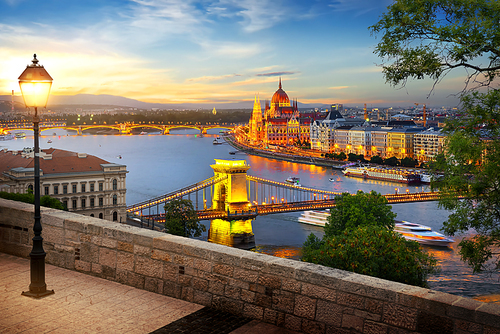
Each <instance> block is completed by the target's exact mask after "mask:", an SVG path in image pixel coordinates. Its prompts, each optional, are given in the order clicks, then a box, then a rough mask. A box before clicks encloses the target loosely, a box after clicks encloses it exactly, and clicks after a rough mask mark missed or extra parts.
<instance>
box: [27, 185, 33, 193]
mask: <svg viewBox="0 0 500 334" xmlns="http://www.w3.org/2000/svg"><path fill="white" fill-rule="evenodd" d="M30 191H31V193H33V185H32V184H30V185H28V193H29V192H30Z"/></svg>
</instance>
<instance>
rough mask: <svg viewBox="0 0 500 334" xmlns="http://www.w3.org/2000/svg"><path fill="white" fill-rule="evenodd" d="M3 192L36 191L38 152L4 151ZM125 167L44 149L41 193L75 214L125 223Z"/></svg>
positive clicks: (0, 153) (1, 158)
mask: <svg viewBox="0 0 500 334" xmlns="http://www.w3.org/2000/svg"><path fill="white" fill-rule="evenodd" d="M0 173H1V174H0V191H6V192H10V193H27V192H28V189H31V190H33V183H34V152H33V150H32V149H30V148H25V149H24V150H22V151H7V149H4V150H1V151H0ZM127 173H128V172H127V168H126V166H125V165H120V164H115V163H110V162H108V161H105V160H103V159H100V158H98V157H96V156H93V155H88V154H86V153H76V152H71V151H65V150H60V149H54V148H50V149H44V150H40V192H41V194H40V195H41V196H43V195H49V196H51V197H53V198H57V199H59V200H60V201H61V202H62V203H63V204H64V205H65V206H66V207H67V208H68V210H69V211H71V212H75V213H79V214H82V215H86V216H92V217H97V218H101V219H106V220H110V221H117V222H123V223H124V222H125V221H126V218H127V213H126V200H125V195H126V186H125V177H126V174H127Z"/></svg>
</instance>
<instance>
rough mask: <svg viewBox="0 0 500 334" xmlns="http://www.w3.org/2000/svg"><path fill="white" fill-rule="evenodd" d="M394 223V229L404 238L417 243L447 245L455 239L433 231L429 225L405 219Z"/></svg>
mask: <svg viewBox="0 0 500 334" xmlns="http://www.w3.org/2000/svg"><path fill="white" fill-rule="evenodd" d="M395 223H396V224H395V227H394V231H396V232H398V233H399V234H401V235H402V236H403V237H404V238H405V239H406V240H413V241H416V242H418V243H419V244H424V245H430V246H444V247H448V246H449V245H450V244H451V243H453V242H454V241H455V240H453V239H452V238H450V237H447V236H445V235H444V234H441V233H438V232H435V231H433V230H432V229H431V228H430V227H429V226H425V225H420V224H415V223H410V222H407V221H395Z"/></svg>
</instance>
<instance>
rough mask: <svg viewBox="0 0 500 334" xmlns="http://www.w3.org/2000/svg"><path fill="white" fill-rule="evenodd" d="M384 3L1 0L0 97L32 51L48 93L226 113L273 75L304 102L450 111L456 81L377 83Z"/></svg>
mask: <svg viewBox="0 0 500 334" xmlns="http://www.w3.org/2000/svg"><path fill="white" fill-rule="evenodd" d="M391 2H392V1H390V0H331V1H330V0H218V1H217V0H215V1H204V0H201V1H192V0H132V1H125V0H106V1H103V0H84V1H82V0H78V1H75V0H65V1H62V0H44V1H32V0H0V13H1V15H0V95H10V94H11V90H12V89H14V93H15V94H16V95H20V90H19V85H18V81H17V78H18V77H19V75H20V74H21V73H22V71H23V70H24V68H25V67H26V65H28V64H29V63H31V59H32V58H33V54H34V53H36V54H37V58H38V60H39V61H40V64H41V65H44V67H45V69H46V70H47V71H48V72H49V74H50V75H51V76H52V78H53V79H54V81H53V85H52V91H51V94H52V95H75V94H96V95H100V94H109V95H116V96H123V97H127V98H132V99H136V100H140V101H144V102H155V103H156V102H159V103H176V104H182V103H207V102H211V103H214V106H215V105H216V106H218V107H221V106H222V107H223V105H224V103H234V102H240V101H253V99H254V97H255V96H256V95H258V96H259V98H260V100H262V101H264V100H266V99H268V100H269V99H271V97H272V94H273V93H274V92H275V91H276V90H277V88H278V81H279V78H281V80H282V84H283V89H284V90H285V91H286V92H287V94H288V96H289V97H290V98H291V99H294V100H295V99H297V100H298V101H299V102H301V103H308V104H310V103H313V104H317V103H324V104H331V103H343V104H345V105H347V106H362V104H363V103H367V105H368V106H372V107H375V106H394V107H397V106H412V105H413V104H414V103H419V104H427V105H436V106H439V105H446V106H456V104H457V98H456V96H455V95H454V94H456V93H457V92H459V91H460V90H461V89H462V88H463V78H460V77H459V76H454V77H452V76H447V77H446V78H445V79H444V80H443V81H442V82H441V83H440V84H439V85H438V86H436V87H435V88H434V90H433V89H432V86H433V82H432V81H431V80H419V81H411V82H409V83H408V84H407V85H406V86H405V87H404V88H397V87H392V86H390V85H389V84H386V83H385V79H384V77H383V75H382V70H381V67H380V66H379V65H380V64H381V63H382V61H383V60H382V59H380V58H378V57H377V56H376V55H375V54H374V53H373V50H374V48H375V46H376V44H377V41H378V39H377V37H376V36H372V35H371V33H370V30H369V26H370V25H373V24H375V23H376V22H377V21H378V20H379V19H380V16H381V15H382V13H383V12H384V11H385V10H386V8H387V6H389V5H390V4H391ZM379 37H380V36H379ZM49 102H50V100H49Z"/></svg>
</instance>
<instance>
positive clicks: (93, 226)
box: [0, 199, 500, 334]
mask: <svg viewBox="0 0 500 334" xmlns="http://www.w3.org/2000/svg"><path fill="white" fill-rule="evenodd" d="M33 221H34V218H33V206H32V205H28V204H24V203H19V202H13V201H8V200H4V199H0V251H1V252H4V253H8V254H13V255H18V256H22V257H28V254H29V252H30V250H31V245H30V243H31V238H32V236H33V232H32V226H33ZM42 225H43V232H42V236H43V238H44V248H45V251H46V252H47V258H46V260H47V262H48V263H50V264H53V265H56V266H60V267H64V268H67V269H71V270H77V271H80V272H84V273H88V274H90V275H95V276H99V277H102V278H105V279H109V280H113V281H117V282H120V283H123V284H127V285H130V286H134V287H136V288H140V289H146V290H149V291H153V292H156V293H161V294H165V295H168V296H172V297H175V298H180V299H184V300H187V301H190V302H194V303H198V304H201V305H206V306H211V307H214V308H217V309H221V310H224V311H229V312H232V313H235V314H238V315H242V316H246V317H250V318H253V319H258V320H261V321H264V322H268V323H272V324H276V325H278V326H282V327H286V328H289V329H292V330H297V331H303V332H306V333H350V332H352V333H361V332H362V333H409V332H412V333H413V332H419V333H484V334H486V333H500V305H496V304H488V303H482V302H479V301H475V300H473V299H469V298H463V297H459V296H454V295H450V294H447V293H442V292H437V291H432V290H428V289H423V288H419V287H414V286H409V285H404V284H400V283H395V282H390V281H386V280H382V279H378V278H373V277H368V276H363V275H358V274H354V273H350V272H346V271H342V270H337V269H332V268H327V267H323V266H319V265H314V264H309V263H304V262H299V261H294V260H288V259H281V258H276V257H272V256H268V255H264V254H257V253H252V252H248V251H243V250H239V249H234V248H229V247H225V246H221V245H216V244H211V243H208V242H203V241H198V240H193V239H186V238H182V237H177V236H173V235H169V234H164V233H161V232H157V231H151V230H145V229H139V228H135V227H132V226H127V225H121V224H117V223H112V222H108V221H104V220H100V219H96V218H91V217H87V216H81V215H77V214H73V213H70V212H64V211H58V210H53V209H45V208H42ZM47 284H48V285H50V282H47Z"/></svg>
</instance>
